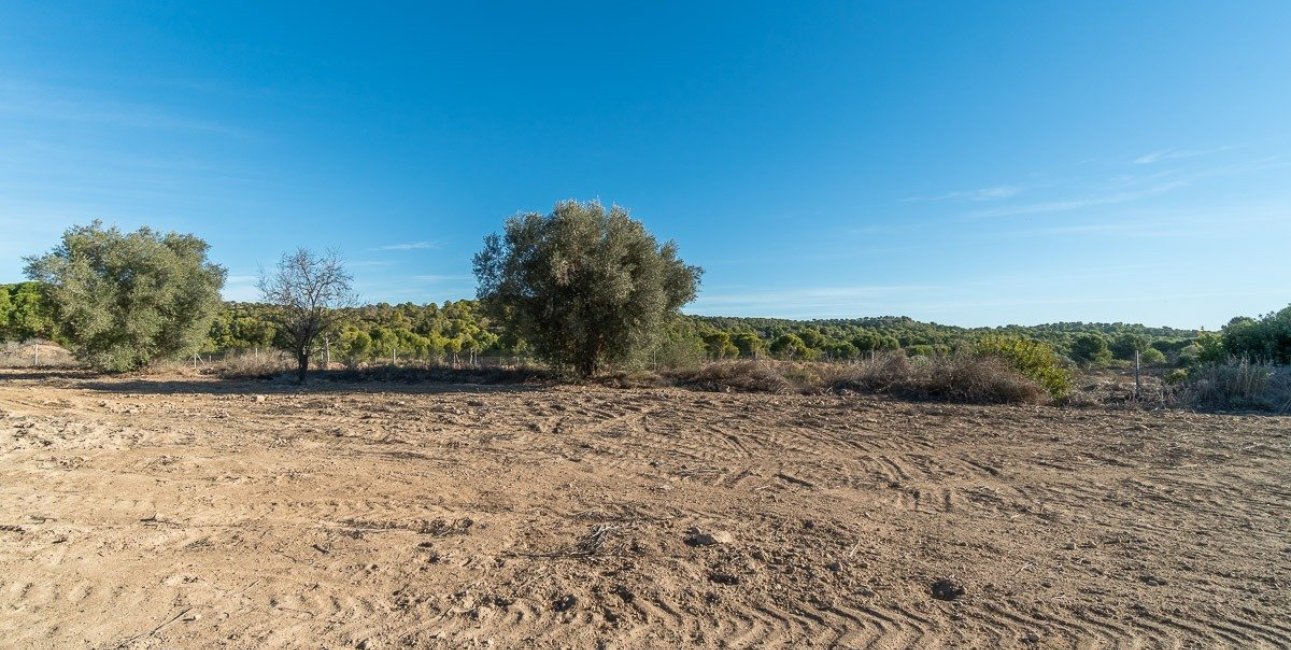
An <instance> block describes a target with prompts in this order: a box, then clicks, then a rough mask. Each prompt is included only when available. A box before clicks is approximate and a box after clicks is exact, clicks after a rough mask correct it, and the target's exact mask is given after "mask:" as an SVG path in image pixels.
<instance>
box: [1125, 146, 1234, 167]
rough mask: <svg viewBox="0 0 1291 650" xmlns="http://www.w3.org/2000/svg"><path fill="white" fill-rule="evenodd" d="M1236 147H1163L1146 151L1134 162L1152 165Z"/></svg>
mask: <svg viewBox="0 0 1291 650" xmlns="http://www.w3.org/2000/svg"><path fill="white" fill-rule="evenodd" d="M1236 148H1237V147H1234V146H1227V147H1216V148H1214V149H1195V150H1184V149H1162V150H1160V151H1153V152H1151V153H1146V154H1143V155H1142V156H1139V157H1138V158H1135V159H1134V164H1136V165H1151V164H1152V163H1158V162H1161V161H1163V160H1180V159H1183V158H1196V157H1198V156H1209V155H1211V154H1216V153H1221V152H1224V151H1232V150H1233V149H1236Z"/></svg>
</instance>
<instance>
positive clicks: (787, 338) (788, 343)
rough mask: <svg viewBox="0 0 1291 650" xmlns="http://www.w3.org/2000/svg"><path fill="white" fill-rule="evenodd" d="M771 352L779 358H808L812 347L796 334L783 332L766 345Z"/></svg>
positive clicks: (810, 356) (810, 355)
mask: <svg viewBox="0 0 1291 650" xmlns="http://www.w3.org/2000/svg"><path fill="white" fill-rule="evenodd" d="M768 349H769V350H770V351H771V354H773V355H775V356H777V357H779V358H781V359H810V358H812V356H813V355H812V349H811V348H809V347H807V344H806V343H805V342H803V340H802V338H800V337H799V336H798V335H797V334H793V333H785V334H781V335H780V336H778V337H776V339H775V340H774V341H772V342H771V345H770V346H769V347H768Z"/></svg>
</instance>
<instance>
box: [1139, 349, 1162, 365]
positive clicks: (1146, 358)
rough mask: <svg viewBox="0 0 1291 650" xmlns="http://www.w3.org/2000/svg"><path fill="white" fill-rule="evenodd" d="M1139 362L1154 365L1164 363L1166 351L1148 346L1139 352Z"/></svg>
mask: <svg viewBox="0 0 1291 650" xmlns="http://www.w3.org/2000/svg"><path fill="white" fill-rule="evenodd" d="M1139 362H1140V363H1142V364H1144V365H1153V366H1155V365H1160V364H1163V363H1165V353H1164V352H1162V351H1160V350H1158V349H1156V348H1148V349H1146V350H1143V351H1142V352H1140V353H1139Z"/></svg>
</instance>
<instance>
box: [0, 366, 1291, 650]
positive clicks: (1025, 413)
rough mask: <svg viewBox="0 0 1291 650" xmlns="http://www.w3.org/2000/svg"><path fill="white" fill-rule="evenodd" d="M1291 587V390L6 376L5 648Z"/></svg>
mask: <svg viewBox="0 0 1291 650" xmlns="http://www.w3.org/2000/svg"><path fill="white" fill-rule="evenodd" d="M939 581H940V582H939ZM1288 587H1291V419H1288V418H1279V417H1267V416H1222V415H1197V414H1189V413H1183V412H1164V413H1147V412H1136V411H1109V410H1102V409H1069V410H1064V409H1059V408H1053V407H979V406H948V405H936V404H908V403H901V402H893V401H886V400H876V399H872V398H866V397H858V396H769V395H727V394H708V393H696V392H686V391H681V390H675V389H666V390H613V389H606V388H588V387H555V388H550V387H532V388H530V387H506V388H489V387H478V386H447V385H432V384H420V385H400V384H375V383H374V384H328V383H319V384H317V385H315V386H311V387H310V388H308V389H305V390H299V389H296V388H295V387H292V386H290V385H286V384H278V383H270V382H242V383H239V382H221V381H218V380H205V379H193V378H183V377H173V378H165V377H161V378H142V379H140V378H133V379H100V378H93V377H85V376H70V377H58V376H50V375H40V374H38V373H36V374H18V373H13V372H11V373H9V374H7V375H0V639H4V641H3V644H4V645H5V646H7V647H35V648H46V647H47V648H75V647H92V648H117V647H124V648H147V647H221V646H224V647H237V648H247V647H346V646H357V647H365V648H377V647H404V646H414V647H421V646H435V647H470V646H477V645H478V646H483V645H488V644H492V645H495V646H497V647H515V646H532V647H595V646H598V645H599V646H603V647H676V646H681V645H686V646H708V647H724V646H730V647H751V646H767V645H778V646H785V645H793V646H822V647H823V646H837V647H874V648H902V647H911V648H914V647H942V646H948V647H968V648H972V647H976V648H994V647H1045V648H1048V647H1088V648H1093V647H1206V648H1209V647H1216V646H1227V647H1241V648H1257V647H1264V648H1275V647H1288V646H1291V594H1289V592H1288ZM934 591H935V592H936V593H937V595H938V596H941V597H943V598H952V600H941V599H938V598H936V597H934Z"/></svg>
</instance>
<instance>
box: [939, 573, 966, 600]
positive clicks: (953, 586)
mask: <svg viewBox="0 0 1291 650" xmlns="http://www.w3.org/2000/svg"><path fill="white" fill-rule="evenodd" d="M966 593H968V592H967V591H966V590H965V589H964V586H963V585H960V584H957V583H955V582H951V581H950V580H947V579H945V578H941V579H939V580H937V581H936V582H934V583H932V597H933V598H936V599H937V600H959V599H960V598H963V597H964V594H966Z"/></svg>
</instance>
